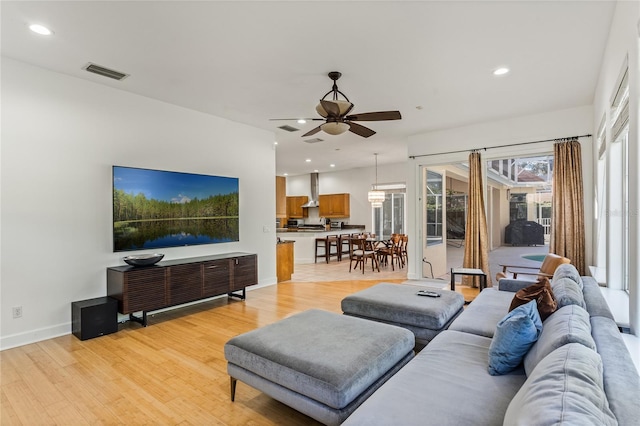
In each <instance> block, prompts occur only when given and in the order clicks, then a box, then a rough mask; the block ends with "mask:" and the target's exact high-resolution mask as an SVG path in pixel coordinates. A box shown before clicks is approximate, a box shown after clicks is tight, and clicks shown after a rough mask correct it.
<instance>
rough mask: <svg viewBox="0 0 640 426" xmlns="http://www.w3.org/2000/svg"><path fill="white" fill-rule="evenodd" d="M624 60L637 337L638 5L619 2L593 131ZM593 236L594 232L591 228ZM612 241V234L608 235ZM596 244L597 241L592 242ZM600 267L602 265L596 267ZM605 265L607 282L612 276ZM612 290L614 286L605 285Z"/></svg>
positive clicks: (632, 317)
mask: <svg viewBox="0 0 640 426" xmlns="http://www.w3.org/2000/svg"><path fill="white" fill-rule="evenodd" d="M625 57H628V64H629V157H628V162H629V166H630V172H629V187H630V188H631V194H630V195H629V211H630V212H631V214H630V230H629V231H630V232H629V233H630V235H629V243H630V244H629V321H630V323H631V332H632V333H633V334H635V335H636V336H638V335H640V334H639V333H640V285H639V284H638V283H640V215H639V214H638V212H639V211H640V173H638V169H637V166H638V164H640V2H637V1H619V2H617V4H616V10H615V13H614V16H613V21H612V23H611V32H610V33H609V39H608V41H607V46H606V49H605V53H604V56H603V61H602V66H601V69H600V78H599V81H598V85H597V87H596V90H595V97H594V115H593V117H592V120H593V123H594V124H593V128H594V129H597V128H598V126H599V125H600V121H601V120H602V117H603V116H605V117H606V122H607V123H609V122H610V111H609V108H610V104H611V94H612V93H613V90H614V86H615V84H616V83H617V80H618V76H619V73H620V70H621V68H622V66H623V63H624V61H625ZM606 133H607V134H606V141H607V144H608V145H610V144H611V142H612V141H611V132H610V129H609V128H608V126H607V132H606ZM595 145H596V142H595V141H594V142H593V146H594V147H593V152H594V153H596V155H594V158H593V163H592V167H593V170H597V168H598V164H597V161H598V159H597V152H598V147H596V146H595ZM603 219H604V218H603ZM594 235H598V234H597V229H594ZM611 238H612V239H614V240H616V239H617V238H618V237H617V236H616V235H611ZM594 244H596V245H598V241H594ZM600 266H602V265H600ZM610 269H611V268H609V267H608V265H607V274H608V277H607V281H610V276H614V275H615V271H611V270H610ZM609 284H610V285H611V286H612V287H614V288H615V287H616V283H609Z"/></svg>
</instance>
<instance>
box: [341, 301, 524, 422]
mask: <svg viewBox="0 0 640 426" xmlns="http://www.w3.org/2000/svg"><path fill="white" fill-rule="evenodd" d="M489 290H491V289H489ZM492 291H495V290H492ZM490 345H491V339H489V338H487V337H482V336H477V335H473V334H469V333H461V332H458V331H451V330H445V331H443V332H442V333H440V334H438V335H437V336H436V337H435V338H434V339H433V340H432V341H431V343H429V344H428V345H427V346H426V347H425V348H424V349H423V350H422V351H420V352H419V353H418V354H417V355H416V356H415V357H414V358H413V359H412V360H411V361H409V363H408V364H407V365H405V366H404V367H402V369H400V371H398V372H397V373H396V374H395V375H394V376H393V377H392V378H390V379H389V381H387V382H386V383H385V384H383V385H382V386H381V387H380V389H378V390H377V391H376V392H375V393H374V394H373V395H371V396H370V397H369V398H368V399H367V400H366V401H365V402H364V403H363V404H362V405H361V406H360V407H359V408H358V409H357V410H356V411H355V412H354V413H353V414H352V415H351V416H350V417H349V418H348V419H347V420H346V422H345V423H343V426H354V425H363V426H365V425H366V426H371V425H385V426H386V425H402V426H405V425H406V426H408V425H427V424H428V425H452V426H453V425H474V426H482V425H487V426H488V425H497V424H501V423H502V419H503V418H504V413H505V411H506V409H507V406H508V405H509V402H510V401H511V399H512V398H513V396H514V395H515V394H516V392H518V389H520V387H521V386H522V384H523V383H524V381H525V380H526V376H525V375H524V371H523V370H522V369H521V368H518V369H516V370H514V371H513V372H511V373H508V374H505V375H502V376H491V375H490V374H489V373H488V372H487V364H488V353H489V346H490Z"/></svg>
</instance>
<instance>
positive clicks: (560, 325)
mask: <svg viewBox="0 0 640 426" xmlns="http://www.w3.org/2000/svg"><path fill="white" fill-rule="evenodd" d="M568 343H580V344H582V345H583V346H586V347H588V348H589V349H592V350H595V349H596V343H595V342H594V341H593V337H591V322H590V321H589V314H588V313H587V311H585V310H584V309H582V308H581V307H580V306H578V305H567V306H565V307H563V308H560V309H558V310H557V311H555V312H554V313H553V314H552V315H551V316H550V317H549V318H547V320H546V321H545V322H544V327H543V329H542V333H540V337H538V341H537V342H536V343H534V345H533V346H532V347H531V349H529V352H527V354H526V355H525V357H524V370H525V372H526V373H527V376H529V375H530V374H531V372H532V371H533V369H534V368H536V365H538V364H539V363H540V361H542V359H543V358H544V357H546V356H547V355H549V354H550V353H551V352H553V351H554V350H556V349H557V348H559V347H560V346H564V345H566V344H568Z"/></svg>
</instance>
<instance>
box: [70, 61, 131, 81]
mask: <svg viewBox="0 0 640 426" xmlns="http://www.w3.org/2000/svg"><path fill="white" fill-rule="evenodd" d="M82 69H83V70H86V71H89V72H92V73H94V74H98V75H101V76H103V77H109V78H113V79H114V80H124V79H125V78H127V77H129V74H125V73H122V72H120V71H115V70H112V69H109V68H105V67H102V66H100V65H96V64H93V63H91V62H89V63H88V64H87V65H85V66H84V67H83V68H82Z"/></svg>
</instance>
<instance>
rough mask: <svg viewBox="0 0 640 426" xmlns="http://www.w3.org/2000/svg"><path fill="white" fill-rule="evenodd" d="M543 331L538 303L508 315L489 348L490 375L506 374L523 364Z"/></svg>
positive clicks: (518, 308) (530, 303)
mask: <svg viewBox="0 0 640 426" xmlns="http://www.w3.org/2000/svg"><path fill="white" fill-rule="evenodd" d="M541 332H542V321H541V320H540V314H539V313H538V308H537V306H536V301H535V300H532V301H530V302H529V303H526V304H524V305H520V306H518V307H517V308H515V309H514V310H512V311H511V312H509V313H508V314H507V316H505V317H504V318H503V319H501V320H500V322H499V323H498V326H497V327H496V332H495V333H494V335H493V340H492V341H491V346H489V374H491V375H492V376H499V375H501V374H506V373H508V372H510V371H512V370H513V369H515V368H516V367H517V366H518V365H520V363H521V362H522V359H523V358H524V356H525V355H526V354H527V352H528V351H529V349H530V348H531V346H532V345H533V344H534V343H535V342H536V340H538V336H540V333H541Z"/></svg>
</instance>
